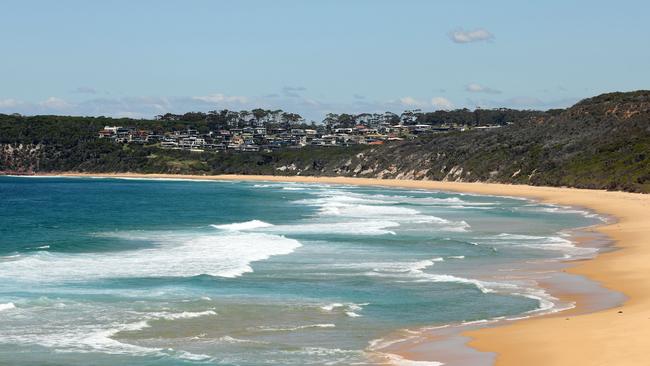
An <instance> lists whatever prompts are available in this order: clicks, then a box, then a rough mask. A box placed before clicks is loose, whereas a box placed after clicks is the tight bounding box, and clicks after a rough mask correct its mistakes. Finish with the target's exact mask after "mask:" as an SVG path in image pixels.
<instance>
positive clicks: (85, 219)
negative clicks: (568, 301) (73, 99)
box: [0, 177, 599, 365]
mask: <svg viewBox="0 0 650 366" xmlns="http://www.w3.org/2000/svg"><path fill="white" fill-rule="evenodd" d="M597 222H599V219H598V218H597V217H595V216H594V215H591V214H589V213H588V212H582V211H579V210H572V209H568V208H562V207H556V206H549V205H541V204H535V203H531V202H530V201H526V200H519V199H512V198H501V197H487V196H475V195H462V194H452V193H442V192H428V191H419V190H400V189H386V188H369V187H351V186H330V185H305V184H295V183H263V182H214V181H212V182H208V181H205V182H203V181H182V180H137V179H100V178H56V177H48V178H44V177H41V178H36V177H33V178H19V177H0V364H12V365H34V364H38V365H89V364H92V365H126V364H128V365H195V364H201V365H202V364H218V365H267V364H268V365H270V364H273V365H278V364H280V365H349V364H359V365H363V364H378V363H382V362H383V361H378V360H380V359H381V358H377V357H376V356H377V352H375V351H374V350H373V347H371V345H373V344H376V342H377V340H378V339H380V338H382V337H383V336H385V335H386V334H389V333H390V332H392V331H394V330H396V329H403V328H412V329H417V328H418V327H420V326H424V325H432V324H447V323H458V322H471V321H477V320H482V319H491V318H497V317H503V316H505V317H508V316H513V317H514V316H520V315H521V314H524V315H525V314H534V313H536V312H541V311H549V310H552V307H553V306H558V304H554V301H553V299H552V298H551V297H550V296H548V295H547V294H545V293H544V292H543V291H541V290H540V289H539V288H537V287H535V286H534V285H533V284H530V283H525V282H522V281H517V280H515V279H503V278H501V277H497V276H494V273H496V272H497V271H500V270H507V269H508V268H510V267H512V266H513V265H515V264H517V263H525V262H526V261H536V260H539V261H543V260H550V259H555V258H569V257H576V256H589V255H592V254H593V250H592V249H588V248H577V247H575V246H573V245H572V244H571V242H570V241H569V240H568V239H567V234H566V230H567V229H570V228H575V227H583V226H588V225H593V224H595V223H597Z"/></svg>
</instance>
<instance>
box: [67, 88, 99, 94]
mask: <svg viewBox="0 0 650 366" xmlns="http://www.w3.org/2000/svg"><path fill="white" fill-rule="evenodd" d="M72 92H73V93H79V94H97V89H95V88H93V87H90V86H80V87H78V88H76V89H75V90H73V91H72Z"/></svg>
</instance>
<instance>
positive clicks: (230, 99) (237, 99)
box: [192, 93, 248, 104]
mask: <svg viewBox="0 0 650 366" xmlns="http://www.w3.org/2000/svg"><path fill="white" fill-rule="evenodd" d="M192 99H194V100H200V101H202V102H207V103H216V104H219V103H240V104H244V103H246V102H248V98H247V97H243V96H236V95H225V94H222V93H216V94H210V95H204V96H197V97H192Z"/></svg>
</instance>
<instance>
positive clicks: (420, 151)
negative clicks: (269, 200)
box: [0, 91, 650, 192]
mask: <svg viewBox="0 0 650 366" xmlns="http://www.w3.org/2000/svg"><path fill="white" fill-rule="evenodd" d="M120 122H122V124H125V121H116V120H111V119H106V118H81V117H54V116H36V117H15V116H0V171H12V172H15V171H22V172H56V171H85V172H126V171H131V172H141V173H185V174H221V173H242V174H272V175H297V174H300V175H328V176H333V175H345V176H358V177H377V178H397V179H429V180H452V181H469V182H472V181H489V182H501V183H520V184H532V185H550V186H570V187H579V188H605V189H618V190H626V191H635V192H650V160H649V158H650V91H636V92H629V93H610V94H603V95H600V96H597V97H594V98H589V99H585V100H583V101H581V102H579V103H577V104H576V105H574V106H573V107H571V108H568V109H566V110H562V111H553V112H549V113H541V114H540V115H539V117H536V118H534V119H533V120H528V119H526V120H522V121H519V122H517V123H515V124H513V125H509V126H505V127H501V128H498V129H490V130H472V131H468V132H454V133H448V134H439V135H434V136H432V137H429V138H426V139H418V140H414V141H410V142H403V143H394V144H388V145H384V146H378V147H374V146H373V147H369V146H356V147H351V148H304V149H299V150H285V151H278V152H274V153H209V152H206V153H192V152H186V151H172V150H161V149H159V148H157V147H155V146H132V145H124V146H123V145H117V144H113V143H111V142H108V141H102V140H98V139H96V138H95V134H96V132H97V131H98V130H99V129H100V128H101V127H102V126H103V125H105V124H119V123H120ZM147 123H154V122H148V121H132V120H130V121H128V124H131V125H133V124H139V125H143V124H147Z"/></svg>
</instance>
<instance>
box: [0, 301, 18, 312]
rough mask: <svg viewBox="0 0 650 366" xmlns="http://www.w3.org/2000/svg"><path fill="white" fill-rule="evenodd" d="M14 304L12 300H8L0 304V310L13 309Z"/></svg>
mask: <svg viewBox="0 0 650 366" xmlns="http://www.w3.org/2000/svg"><path fill="white" fill-rule="evenodd" d="M15 308H16V305H14V303H13V302H8V303H5V304H0V311H5V310H11V309H15Z"/></svg>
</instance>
